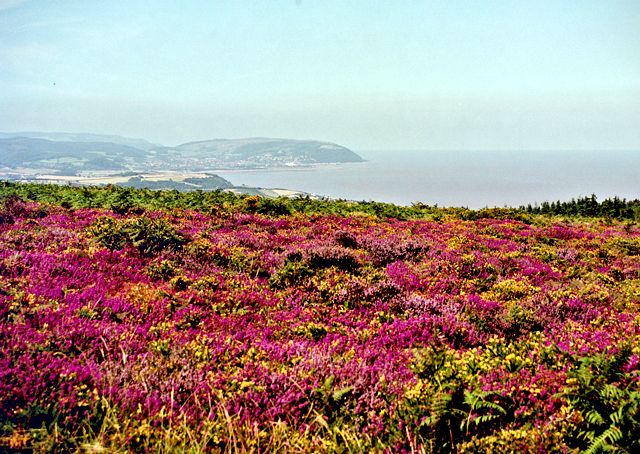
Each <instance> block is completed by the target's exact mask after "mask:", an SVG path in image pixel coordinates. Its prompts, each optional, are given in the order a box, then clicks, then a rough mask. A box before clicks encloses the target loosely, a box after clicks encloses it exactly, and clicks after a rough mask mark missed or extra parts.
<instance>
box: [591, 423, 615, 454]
mask: <svg viewBox="0 0 640 454" xmlns="http://www.w3.org/2000/svg"><path fill="white" fill-rule="evenodd" d="M621 438H622V431H621V430H620V429H618V428H617V427H616V426H611V427H609V428H608V429H607V430H605V431H604V432H603V433H602V435H600V436H599V437H597V438H596V439H595V440H593V443H592V444H591V446H589V449H587V450H586V451H585V452H584V454H595V453H596V452H598V450H607V451H609V450H611V448H613V446H610V443H615V442H616V441H618V440H620V439H621ZM607 440H609V442H607Z"/></svg>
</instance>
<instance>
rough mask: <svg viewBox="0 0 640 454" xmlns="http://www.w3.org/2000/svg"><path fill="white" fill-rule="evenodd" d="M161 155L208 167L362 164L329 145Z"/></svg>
mask: <svg viewBox="0 0 640 454" xmlns="http://www.w3.org/2000/svg"><path fill="white" fill-rule="evenodd" d="M152 151H156V152H157V153H158V155H160V154H163V153H166V154H171V153H180V154H181V155H182V156H183V157H185V158H186V157H188V158H191V159H197V160H200V162H201V163H202V165H205V166H207V165H208V166H212V165H213V166H219V165H235V166H260V165H262V166H295V165H309V164H323V163H338V162H362V161H363V160H362V158H360V156H358V155H357V154H355V153H354V152H353V151H351V150H349V149H347V148H345V147H342V146H340V145H336V144H334V143H329V142H320V141H316V140H286V139H268V138H254V139H241V140H224V139H218V140H207V141H201V142H189V143H185V144H182V145H179V146H177V147H175V148H166V147H164V148H156V149H153V150H152Z"/></svg>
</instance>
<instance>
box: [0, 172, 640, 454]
mask: <svg viewBox="0 0 640 454" xmlns="http://www.w3.org/2000/svg"><path fill="white" fill-rule="evenodd" d="M0 196H1V198H2V203H1V204H0V276H1V278H0V448H2V449H5V450H7V449H13V450H14V451H17V452H20V450H35V451H37V452H50V451H54V452H70V451H71V452H73V451H81V452H82V451H85V452H194V453H196V452H212V453H232V452H233V453H235V452H327V453H340V452H389V453H395V452H406V453H410V452H411V453H413V452H423V453H449V452H460V453H471V452H496V453H501V452H502V453H508V452H548V453H568V452H583V451H584V452H602V451H605V450H609V451H619V452H625V451H626V452H636V451H637V450H638V449H639V448H640V444H639V442H638V440H639V439H640V437H638V435H637V434H638V433H640V414H639V412H638V408H639V406H640V386H639V382H638V373H639V372H638V359H639V358H638V355H639V354H640V341H639V339H640V318H639V317H638V305H639V301H640V274H639V271H640V228H638V227H637V226H636V225H635V224H634V223H632V222H626V223H622V222H619V221H616V220H615V218H614V217H612V216H608V217H607V218H587V217H585V216H586V215H585V213H577V214H579V215H580V216H582V217H581V218H580V219H572V218H558V217H555V218H553V217H543V216H540V215H539V214H537V213H533V212H530V213H527V212H526V210H512V209H485V210H478V211H473V210H466V209H463V208H447V209H444V208H438V207H429V206H426V205H421V204H415V205H413V206H412V207H396V206H393V205H387V204H377V203H374V202H357V203H356V202H342V201H338V202H329V201H312V200H308V199H297V200H290V201H289V200H283V199H278V200H268V199H260V198H256V197H234V196H231V195H229V194H224V193H220V192H214V193H190V194H179V193H177V192H174V191H169V192H153V191H136V190H132V189H121V188H106V189H95V188H69V187H61V188H58V187H51V186H36V185H14V184H6V183H5V184H3V186H2V187H1V188H0ZM594 203H597V202H595V201H594Z"/></svg>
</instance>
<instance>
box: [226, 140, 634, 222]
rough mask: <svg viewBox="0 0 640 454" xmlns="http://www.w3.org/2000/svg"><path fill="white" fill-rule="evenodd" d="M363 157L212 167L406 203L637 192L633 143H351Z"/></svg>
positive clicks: (244, 179) (332, 193) (239, 176)
mask: <svg viewBox="0 0 640 454" xmlns="http://www.w3.org/2000/svg"><path fill="white" fill-rule="evenodd" d="M356 153H358V154H359V155H360V156H361V157H362V158H363V159H365V160H366V162H363V163H348V164H335V165H324V166H320V167H314V168H291V169H285V170H283V169H277V170H250V171H228V172H218V173H219V175H220V176H222V177H223V178H226V179H227V180H229V181H231V182H232V183H233V184H235V185H243V184H244V185H247V186H257V187H262V188H282V189H291V190H296V191H304V192H308V193H312V194H315V195H319V196H324V197H328V198H332V199H344V200H354V201H362V200H366V201H369V200H372V201H376V202H388V203H393V204H396V205H404V206H408V205H411V204H413V203H424V204H427V205H438V206H447V207H454V206H455V207H468V208H472V209H478V208H484V207H519V206H521V205H527V204H532V205H535V204H541V203H542V202H545V201H547V202H554V201H558V200H560V201H569V200H571V199H572V198H576V199H577V198H578V197H585V196H590V195H591V194H595V195H596V196H597V198H598V200H604V199H606V198H611V197H614V196H617V197H619V198H621V199H622V198H625V199H627V200H633V199H640V150H638V151H626V150H625V151H588V150H587V151H392V150H378V151H356Z"/></svg>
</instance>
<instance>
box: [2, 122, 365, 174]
mask: <svg viewBox="0 0 640 454" xmlns="http://www.w3.org/2000/svg"><path fill="white" fill-rule="evenodd" d="M362 161H363V159H362V158H361V157H360V156H358V155H357V154H356V153H354V152H353V151H351V150H349V149H348V148H345V147H343V146H340V145H337V144H334V143H330V142H322V141H316V140H290V139H269V138H252V139H237V140H227V139H217V140H207V141H200V142H189V143H185V144H182V145H178V146H176V147H166V146H161V145H155V144H152V143H150V142H147V141H146V140H142V139H128V138H124V137H120V136H108V135H99V134H74V133H38V132H29V133H10V134H8V133H0V166H2V167H9V168H13V169H15V168H30V169H43V171H44V170H47V171H49V172H51V171H52V172H54V173H58V174H60V175H77V174H79V173H82V174H86V173H89V172H92V173H96V172H107V173H108V172H114V171H131V172H136V173H150V172H151V173H153V172H167V171H173V172H176V171H178V172H207V171H212V170H226V169H256V168H269V167H291V166H309V165H317V164H327V163H346V162H362Z"/></svg>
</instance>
